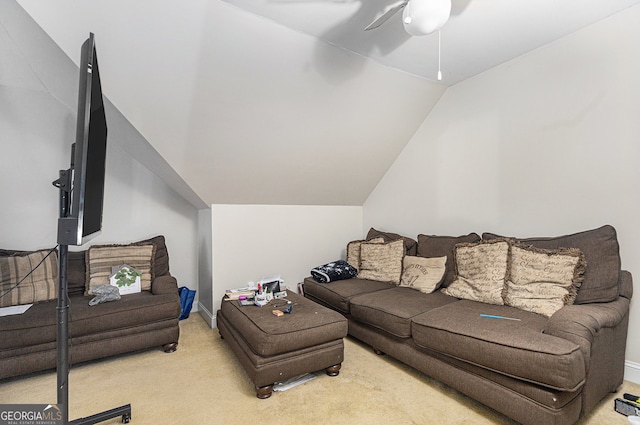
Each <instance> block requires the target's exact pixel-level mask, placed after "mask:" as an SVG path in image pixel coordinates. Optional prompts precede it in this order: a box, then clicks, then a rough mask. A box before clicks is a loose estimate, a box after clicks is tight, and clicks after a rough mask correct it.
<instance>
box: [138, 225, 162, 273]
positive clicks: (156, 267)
mask: <svg viewBox="0 0 640 425" xmlns="http://www.w3.org/2000/svg"><path fill="white" fill-rule="evenodd" d="M148 243H152V244H154V245H155V246H156V249H155V255H154V257H153V278H154V279H155V278H156V277H158V276H164V275H166V274H169V251H168V250H167V245H166V243H165V240H164V236H162V235H158V236H155V237H153V238H151V239H146V240H144V241H140V242H137V245H146V244H148Z"/></svg>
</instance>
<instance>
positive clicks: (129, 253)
mask: <svg viewBox="0 0 640 425" xmlns="http://www.w3.org/2000/svg"><path fill="white" fill-rule="evenodd" d="M155 250H156V246H155V245H154V244H151V243H150V244H142V245H94V246H92V247H90V248H89V249H88V250H87V254H86V255H87V257H86V263H87V285H86V288H87V291H86V294H87V295H93V292H92V288H93V287H95V286H98V285H108V284H109V278H110V276H111V267H113V266H116V267H119V266H122V265H123V264H127V265H129V266H131V267H133V268H135V269H136V270H137V271H138V272H139V273H142V276H141V277H140V288H141V289H142V290H143V291H150V290H151V281H152V280H153V276H152V270H153V259H154V257H155Z"/></svg>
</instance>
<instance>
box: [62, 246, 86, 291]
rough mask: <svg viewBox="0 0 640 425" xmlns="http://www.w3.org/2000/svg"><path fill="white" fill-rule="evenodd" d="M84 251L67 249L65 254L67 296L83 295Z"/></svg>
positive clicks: (84, 275) (84, 276)
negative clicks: (67, 252)
mask: <svg viewBox="0 0 640 425" xmlns="http://www.w3.org/2000/svg"><path fill="white" fill-rule="evenodd" d="M85 253H86V251H69V254H68V256H67V292H68V294H69V296H73V295H84V280H85V278H86V275H87V270H86V267H85Z"/></svg>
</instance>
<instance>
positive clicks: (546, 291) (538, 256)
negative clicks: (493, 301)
mask: <svg viewBox="0 0 640 425" xmlns="http://www.w3.org/2000/svg"><path fill="white" fill-rule="evenodd" d="M584 269H585V261H584V255H583V254H582V252H581V251H580V250H579V249H577V248H561V249H557V250H548V249H542V248H535V247H531V246H522V245H514V246H512V247H511V270H510V273H509V279H508V281H507V287H506V291H505V294H504V301H505V304H506V305H510V306H513V307H518V308H521V309H523V310H527V311H531V312H533V313H538V314H542V315H543V316H547V317H550V316H551V315H553V313H555V312H556V311H558V310H560V309H561V308H562V307H564V306H565V305H570V304H573V301H574V300H575V298H576V294H577V292H578V288H579V287H580V284H581V282H582V274H583V273H584Z"/></svg>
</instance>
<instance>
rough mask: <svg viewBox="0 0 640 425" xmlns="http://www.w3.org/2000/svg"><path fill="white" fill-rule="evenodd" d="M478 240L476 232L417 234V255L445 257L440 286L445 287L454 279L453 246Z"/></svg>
mask: <svg viewBox="0 0 640 425" xmlns="http://www.w3.org/2000/svg"><path fill="white" fill-rule="evenodd" d="M478 241H480V236H479V235H478V234H476V233H469V234H468V235H464V236H427V235H422V234H420V235H418V255H419V256H420V257H444V256H446V257H447V264H446V266H447V271H446V272H445V275H444V280H443V281H442V286H443V287H445V288H446V287H447V286H449V285H450V284H451V282H453V281H454V279H455V276H456V265H455V259H454V255H453V248H455V246H456V244H459V243H474V242H478Z"/></svg>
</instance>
